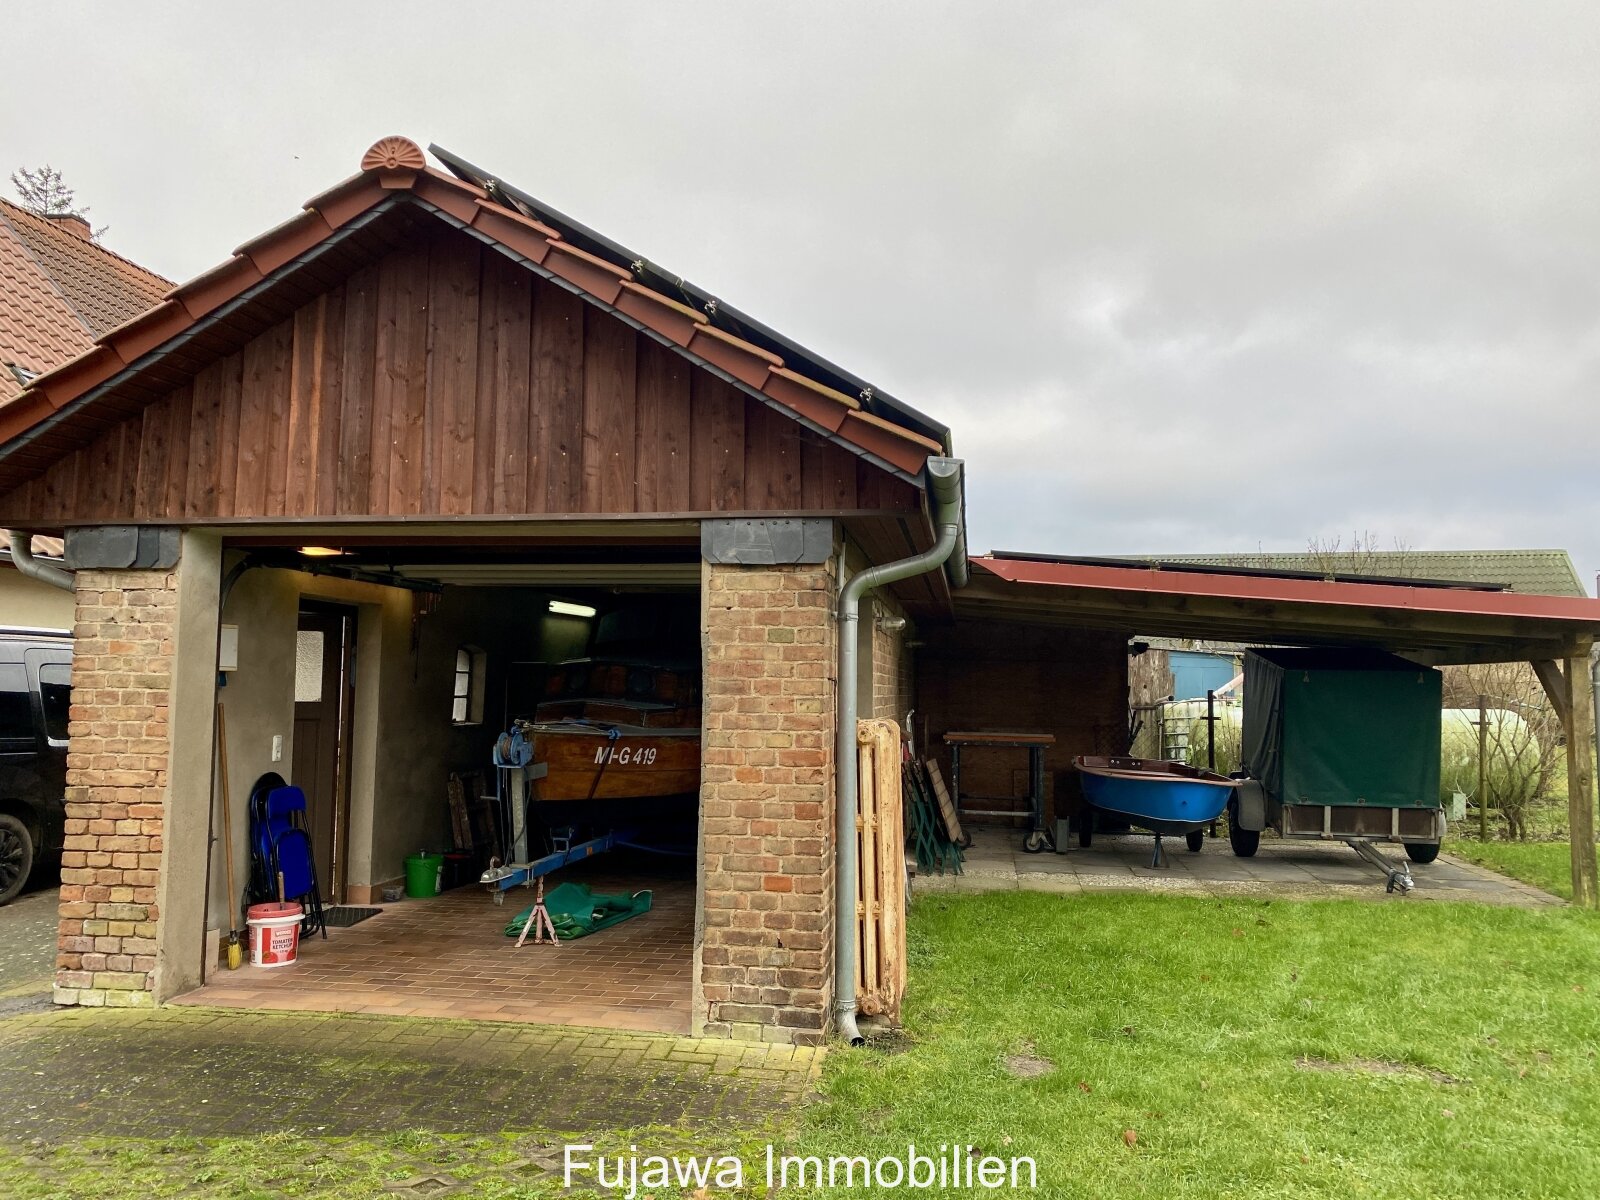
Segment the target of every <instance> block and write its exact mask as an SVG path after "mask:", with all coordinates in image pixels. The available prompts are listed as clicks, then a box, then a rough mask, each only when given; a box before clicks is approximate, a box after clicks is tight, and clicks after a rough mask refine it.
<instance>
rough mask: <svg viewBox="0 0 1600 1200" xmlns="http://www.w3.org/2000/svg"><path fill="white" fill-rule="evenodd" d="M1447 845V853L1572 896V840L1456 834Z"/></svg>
mask: <svg viewBox="0 0 1600 1200" xmlns="http://www.w3.org/2000/svg"><path fill="white" fill-rule="evenodd" d="M1444 849H1445V853H1446V854H1454V855H1455V856H1456V857H1457V858H1464V859H1466V860H1467V861H1468V862H1475V863H1477V864H1478V865H1479V866H1483V867H1488V868H1489V869H1490V870H1491V871H1499V872H1500V874H1502V875H1509V876H1511V878H1513V879H1520V880H1522V882H1523V883H1531V884H1533V886H1534V887H1536V888H1543V889H1544V890H1545V891H1547V892H1550V893H1553V894H1554V895H1557V896H1560V897H1562V898H1563V899H1565V900H1571V899H1572V843H1570V842H1500V841H1488V842H1480V841H1477V840H1476V839H1465V838H1456V837H1453V838H1451V839H1450V840H1449V841H1447V842H1446V843H1445V846H1444Z"/></svg>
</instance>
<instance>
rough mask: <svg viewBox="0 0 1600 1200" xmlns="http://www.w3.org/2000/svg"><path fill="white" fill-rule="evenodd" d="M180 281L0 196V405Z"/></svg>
mask: <svg viewBox="0 0 1600 1200" xmlns="http://www.w3.org/2000/svg"><path fill="white" fill-rule="evenodd" d="M171 286H172V285H171V284H170V283H169V282H168V281H167V280H165V279H162V278H161V277H160V276H159V275H156V274H154V273H153V272H150V271H146V270H145V269H144V268H143V267H140V266H137V265H136V264H134V263H131V262H129V261H128V260H127V259H125V258H123V257H122V256H121V255H119V254H115V253H113V252H112V251H110V250H107V249H106V248H105V247H104V246H101V245H100V244H98V243H97V242H94V241H92V240H90V239H89V238H86V237H83V236H82V235H80V234H78V233H76V232H74V231H73V230H71V229H69V228H67V227H66V226H65V224H64V223H62V222H59V221H54V220H51V219H50V218H48V217H41V216H39V215H38V214H36V213H32V212H29V211H28V210H27V209H25V208H21V207H19V206H18V205H15V204H12V203H11V202H10V201H7V200H0V402H4V401H5V400H8V399H10V398H11V397H12V396H14V395H15V394H16V393H17V392H19V391H21V390H22V387H21V384H20V383H19V381H18V380H17V378H16V375H15V372H14V371H12V370H9V369H5V368H10V367H13V366H14V367H20V368H21V369H22V370H24V371H26V372H29V373H32V374H36V375H37V374H43V373H44V372H46V371H49V370H50V369H52V368H54V367H57V366H59V365H61V364H62V363H64V362H66V361H67V360H68V359H70V358H72V357H73V356H74V355H78V354H82V353H83V352H84V351H86V350H88V349H89V348H90V347H91V346H92V345H93V344H94V342H95V340H96V339H97V338H100V337H103V336H104V335H105V334H107V333H108V332H110V331H111V330H112V329H113V328H115V327H116V326H117V325H120V324H122V323H123V322H124V321H127V320H128V319H129V318H131V317H134V316H136V315H138V314H139V313H141V312H143V311H144V310H145V309H147V308H149V307H150V306H151V305H152V304H154V303H156V302H157V301H158V300H159V299H160V298H161V294H162V293H163V292H164V291H166V290H167V289H168V288H169V287H171Z"/></svg>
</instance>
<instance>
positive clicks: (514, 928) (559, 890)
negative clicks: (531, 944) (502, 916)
mask: <svg viewBox="0 0 1600 1200" xmlns="http://www.w3.org/2000/svg"><path fill="white" fill-rule="evenodd" d="M544 907H545V911H546V912H548V913H549V914H550V924H551V925H553V926H555V931H556V936H557V937H558V938H560V939H561V940H562V941H571V940H572V939H573V938H581V937H585V936H587V935H588V934H591V933H599V932H600V931H601V930H602V929H609V928H610V927H611V926H613V925H617V924H620V923H621V922H623V921H626V920H629V919H630V918H633V917H638V916H643V915H644V914H645V913H647V912H649V911H650V893H649V892H633V893H631V894H630V893H628V892H616V893H613V894H610V895H607V894H604V893H601V892H591V891H590V890H589V889H588V888H587V887H585V886H584V885H583V884H581V883H560V884H557V885H556V886H555V887H553V888H551V889H550V890H549V891H548V892H546V893H545V895H544ZM532 915H533V906H532V905H531V904H530V905H529V906H528V907H527V908H525V909H523V910H522V911H521V912H519V913H518V914H517V915H516V916H514V917H512V918H511V920H510V921H508V922H507V923H506V936H507V937H520V936H521V935H522V930H523V927H524V926H526V925H527V923H528V918H529V917H530V916H532Z"/></svg>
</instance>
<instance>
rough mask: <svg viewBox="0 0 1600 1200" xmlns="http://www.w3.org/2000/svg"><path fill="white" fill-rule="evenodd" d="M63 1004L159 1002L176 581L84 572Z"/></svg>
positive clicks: (156, 574)
mask: <svg viewBox="0 0 1600 1200" xmlns="http://www.w3.org/2000/svg"><path fill="white" fill-rule="evenodd" d="M77 602H78V611H77V624H76V627H75V629H74V631H73V634H74V642H73V661H72V712H71V726H70V734H71V747H70V749H69V750H68V753H67V824H66V848H65V851H64V853H63V855H62V860H61V927H60V937H59V940H58V941H57V954H56V986H55V999H56V1003H58V1004H87V1005H123V1006H135V1005H147V1004H150V1003H151V1002H152V999H153V997H152V991H153V987H154V982H153V975H154V971H155V964H156V929H157V922H158V921H159V920H160V916H161V914H160V908H159V903H158V899H157V891H158V888H159V886H160V881H161V848H162V838H163V834H164V832H165V830H164V828H163V812H164V809H163V799H164V797H165V794H166V789H167V750H168V723H167V716H168V692H169V690H170V685H171V678H172V661H173V647H174V634H175V621H176V615H177V580H176V575H175V573H172V572H166V571H80V572H79V573H78V580H77Z"/></svg>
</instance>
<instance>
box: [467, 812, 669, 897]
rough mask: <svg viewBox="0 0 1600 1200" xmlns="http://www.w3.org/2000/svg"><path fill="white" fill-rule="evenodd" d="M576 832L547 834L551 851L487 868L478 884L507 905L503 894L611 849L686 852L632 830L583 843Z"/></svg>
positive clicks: (566, 829)
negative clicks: (652, 841)
mask: <svg viewBox="0 0 1600 1200" xmlns="http://www.w3.org/2000/svg"><path fill="white" fill-rule="evenodd" d="M576 836H577V830H576V829H574V828H573V827H572V826H570V825H568V826H565V827H563V828H560V829H552V830H551V831H550V845H551V847H552V848H551V851H550V853H549V854H546V855H544V856H543V857H541V858H536V859H534V860H533V861H532V862H523V863H503V864H501V865H498V866H493V865H491V866H490V868H489V869H488V870H487V871H485V872H484V873H483V874H482V875H480V876H479V877H478V882H479V883H481V884H482V885H483V886H484V887H486V888H488V889H489V893H490V895H491V896H492V897H493V899H494V902H495V903H496V904H504V903H505V902H506V893H507V892H509V891H510V890H511V889H512V888H514V887H532V886H533V884H534V882H535V881H536V880H539V879H542V878H544V877H545V876H546V875H549V874H550V873H551V872H553V871H559V870H560V869H561V868H562V867H566V866H571V865H572V864H573V863H578V862H583V861H584V860H585V859H588V858H593V857H594V856H595V855H597V854H605V853H607V852H608V851H611V850H642V851H644V852H645V853H646V854H667V855H680V854H684V853H689V852H687V851H681V850H671V849H665V848H663V847H661V846H652V845H649V844H648V843H646V842H641V841H638V840H637V838H638V836H639V834H638V831H637V830H634V829H613V830H611V831H610V832H609V833H602V834H600V835H598V836H596V837H592V838H588V839H587V840H585V841H581V842H578V841H574V838H576Z"/></svg>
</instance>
